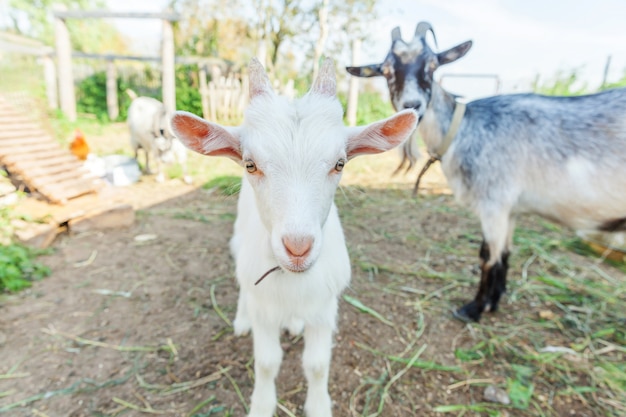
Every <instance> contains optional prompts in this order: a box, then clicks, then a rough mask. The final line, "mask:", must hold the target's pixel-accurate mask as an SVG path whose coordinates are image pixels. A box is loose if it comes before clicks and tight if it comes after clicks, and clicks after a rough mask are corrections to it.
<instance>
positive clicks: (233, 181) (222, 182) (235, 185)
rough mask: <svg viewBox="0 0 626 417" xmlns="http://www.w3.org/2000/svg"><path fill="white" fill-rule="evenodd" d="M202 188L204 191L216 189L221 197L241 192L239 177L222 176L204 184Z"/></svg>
mask: <svg viewBox="0 0 626 417" xmlns="http://www.w3.org/2000/svg"><path fill="white" fill-rule="evenodd" d="M202 188H203V189H205V190H212V189H217V190H219V192H220V193H221V194H223V195H235V194H238V193H239V191H240V190H241V177H237V176H235V175H222V176H219V177H215V178H213V179H211V180H209V181H208V182H206V183H204V184H203V185H202Z"/></svg>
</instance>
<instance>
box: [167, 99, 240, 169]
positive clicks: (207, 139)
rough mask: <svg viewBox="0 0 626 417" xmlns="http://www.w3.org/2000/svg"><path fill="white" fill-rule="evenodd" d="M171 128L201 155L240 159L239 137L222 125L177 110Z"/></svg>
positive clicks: (186, 144)
mask: <svg viewBox="0 0 626 417" xmlns="http://www.w3.org/2000/svg"><path fill="white" fill-rule="evenodd" d="M172 130H173V131H174V134H175V135H176V137H178V139H179V140H180V141H181V142H182V143H183V144H184V145H185V146H186V147H188V148H189V149H191V150H192V151H195V152H198V153H200V154H203V155H211V156H226V157H228V158H230V159H233V160H235V161H237V162H239V161H241V145H240V141H239V138H237V137H236V136H234V135H232V134H231V133H230V132H228V131H227V130H226V129H225V128H223V127H222V126H219V125H217V124H214V123H209V122H207V121H206V120H204V119H201V118H200V117H198V116H196V115H194V114H191V113H188V112H185V111H177V112H175V113H174V116H173V117H172Z"/></svg>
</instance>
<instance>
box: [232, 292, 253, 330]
mask: <svg viewBox="0 0 626 417" xmlns="http://www.w3.org/2000/svg"><path fill="white" fill-rule="evenodd" d="M246 298H247V293H246V291H245V290H244V289H243V287H242V288H239V299H238V300H237V313H236V314H235V321H234V322H233V328H234V331H235V336H245V335H246V334H248V332H249V331H250V327H251V325H250V318H249V316H248V304H247V302H248V301H247V299H246Z"/></svg>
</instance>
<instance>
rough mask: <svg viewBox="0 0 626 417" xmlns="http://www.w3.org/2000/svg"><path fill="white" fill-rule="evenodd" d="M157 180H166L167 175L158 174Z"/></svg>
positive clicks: (159, 181) (160, 181)
mask: <svg viewBox="0 0 626 417" xmlns="http://www.w3.org/2000/svg"><path fill="white" fill-rule="evenodd" d="M156 182H158V183H162V182H165V175H163V174H158V175H157V176H156Z"/></svg>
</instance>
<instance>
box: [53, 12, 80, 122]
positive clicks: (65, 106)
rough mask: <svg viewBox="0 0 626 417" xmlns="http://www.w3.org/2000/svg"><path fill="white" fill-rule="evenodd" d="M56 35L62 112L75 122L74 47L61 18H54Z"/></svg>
mask: <svg viewBox="0 0 626 417" xmlns="http://www.w3.org/2000/svg"><path fill="white" fill-rule="evenodd" d="M54 35H55V40H56V50H57V68H58V72H57V73H58V76H59V100H60V102H61V111H63V113H65V116H67V118H68V119H69V120H70V121H71V122H74V121H76V96H75V94H74V74H73V73H72V45H71V43H70V33H69V31H68V30H67V25H66V24H65V20H63V19H61V18H60V17H55V18H54Z"/></svg>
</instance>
